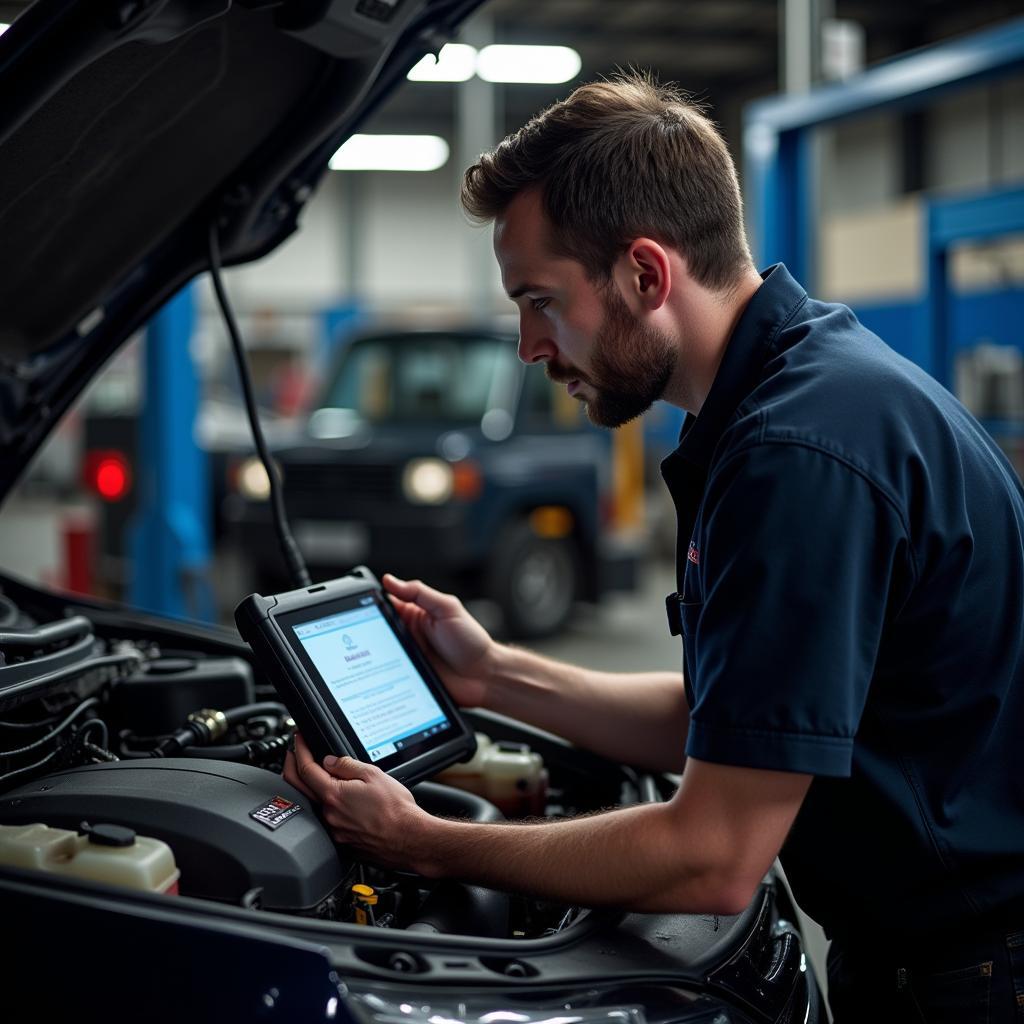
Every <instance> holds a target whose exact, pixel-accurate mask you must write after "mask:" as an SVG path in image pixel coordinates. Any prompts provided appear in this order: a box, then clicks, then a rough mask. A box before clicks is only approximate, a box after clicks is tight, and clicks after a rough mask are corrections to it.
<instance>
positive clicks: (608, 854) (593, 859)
mask: <svg viewBox="0 0 1024 1024" xmlns="http://www.w3.org/2000/svg"><path fill="white" fill-rule="evenodd" d="M671 816H672V812H671V811H670V810H669V807H668V805H666V804H661V805H653V806H646V807H635V808H630V809H628V810H620V811H611V812H607V813H604V814H598V815H592V816H589V817H585V818H574V819H571V820H568V821H560V822H548V823H538V824H533V825H530V824H527V825H520V824H510V825H479V824H474V823H467V822H459V821H448V820H442V819H437V818H429V819H428V818H424V819H422V820H421V822H420V826H419V828H418V829H417V830H416V832H415V833H414V834H412V835H410V836H409V837H408V841H409V848H410V850H413V851H415V856H414V859H413V866H414V868H415V870H416V871H418V872H420V873H421V874H424V875H426V876H428V877H435V878H439V877H450V878H460V879H463V880H465V881H469V882H474V883H477V884H480V885H486V886H491V887H493V888H499V889H507V890H510V891H518V892H529V893H530V894H531V895H535V896H539V897H541V898H546V899H552V900H558V901H561V902H566V903H571V904H574V905H581V906H588V907H600V906H616V907H626V908H629V909H631V910H636V911H650V912H659V911H660V912H667V913H679V912H685V913H722V914H729V913H738V912H739V911H740V910H742V909H743V908H744V907H745V906H746V905H747V903H748V902H749V899H750V895H751V892H752V888H751V887H750V885H749V883H748V880H744V881H742V882H741V881H739V880H736V879H733V878H731V877H730V876H729V874H728V871H727V870H726V869H725V868H724V866H725V865H728V863H729V861H730V858H729V857H728V856H727V853H728V851H726V850H721V851H716V850H715V849H714V848H713V844H711V845H709V844H708V843H707V842H706V841H703V840H701V838H700V837H696V836H695V837H693V840H692V841H689V842H683V843H680V838H681V837H680V835H679V833H678V830H677V828H676V826H675V825H674V824H673V822H672V820H671Z"/></svg>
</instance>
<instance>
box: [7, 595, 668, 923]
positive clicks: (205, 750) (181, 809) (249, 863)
mask: <svg viewBox="0 0 1024 1024" xmlns="http://www.w3.org/2000/svg"><path fill="white" fill-rule="evenodd" d="M19 590H20V592H18V591H19ZM12 591H14V592H13V593H12ZM33 597H37V598H38V603H36V602H35V601H34V600H33ZM147 627H148V628H147ZM205 633H206V634H214V633H215V631H212V630H206V631H205ZM190 640H191V641H192V642H191V643H190ZM247 655H248V651H247V650H246V648H245V647H244V646H243V645H241V644H240V643H238V642H237V641H235V640H234V639H233V638H232V636H231V634H229V633H227V632H223V633H216V635H215V636H214V635H204V636H202V637H200V638H199V639H198V640H196V639H194V638H192V637H190V635H189V631H188V630H187V629H186V628H183V627H177V628H176V627H174V626H173V625H171V624H169V623H166V622H163V621H162V620H148V622H147V620H146V619H145V617H142V616H135V617H134V618H130V617H129V613H126V612H125V611H124V610H123V609H117V610H116V611H115V610H113V609H109V608H104V607H102V606H96V607H89V606H88V605H84V606H83V605H78V604H75V605H74V606H68V605H67V604H65V605H64V606H63V607H58V606H56V602H55V599H54V597H53V596H52V595H48V594H38V595H33V593H32V591H31V590H30V589H29V588H26V587H22V586H20V585H19V586H14V585H12V586H11V587H10V588H7V587H5V592H4V593H3V594H0V658H2V661H0V866H14V867H18V866H26V864H32V865H33V866H39V867H41V868H43V869H44V870H47V869H49V870H57V871H60V872H62V873H65V874H76V873H77V874H78V875H79V876H80V877H87V878H89V877H91V878H93V879H97V880H103V881H113V882H114V883H115V884H118V883H122V884H132V883H130V882H129V881H128V880H127V876H125V877H124V878H121V877H119V874H118V872H119V871H122V870H126V869H125V868H124V863H125V861H126V859H127V857H128V855H127V854H126V852H125V847H126V846H132V845H133V844H134V843H135V839H136V837H137V839H138V841H139V842H140V843H141V842H143V841H146V842H149V841H153V840H155V841H158V842H159V843H160V844H164V845H166V847H168V848H169V851H170V854H171V855H172V856H173V865H174V866H176V871H177V875H176V876H175V877H176V881H175V883H174V887H173V890H172V889H169V888H167V883H166V880H164V881H160V882H159V884H158V885H155V886H153V887H152V888H154V889H155V890H156V891H174V892H177V893H180V895H182V896H191V897H195V898H199V899H203V900H209V901H213V902H216V903H218V904H222V905H231V906H235V907H242V908H248V909H250V910H253V911H260V912H266V913H271V914H285V915H290V916H292V917H301V918H307V919H310V918H312V919H319V920H324V921H334V922H345V923H353V924H360V925H366V926H369V927H377V928H391V929H402V930H409V931H413V932H433V933H440V934H449V935H469V936H481V937H488V938H513V939H535V938H542V937H545V936H550V935H553V934H556V933H558V932H560V931H562V930H564V929H566V928H568V927H570V926H571V925H572V924H574V923H575V922H577V921H580V920H582V919H583V918H585V917H586V916H587V914H588V911H586V910H583V909H580V908H577V907H570V906H564V905H558V904H550V903H547V902H544V901H539V900H532V899H528V898H525V897H520V896H516V895H511V894H508V893H502V892H496V891H492V890H487V889H482V888H478V887H475V886H470V885H464V884H460V883H455V882H451V881H442V882H434V881H428V880H426V879H423V878H420V877H418V876H416V875H413V874H409V873H405V872H398V871H391V870H385V869H382V868H380V867H377V866H375V865H373V864H371V863H367V862H364V861H363V860H361V859H360V858H359V856H358V855H357V854H355V852H354V851H352V850H351V849H347V848H345V847H340V846H337V845H335V843H334V842H333V840H332V839H331V837H330V835H329V834H328V832H327V830H326V829H325V828H324V826H323V825H322V823H321V821H320V820H319V818H318V815H317V808H316V807H315V806H310V801H309V800H307V799H306V797H305V796H304V795H303V794H301V793H299V792H298V791H296V790H295V789H293V788H292V787H291V786H289V785H288V784H287V783H286V782H285V781H284V780H283V778H282V777H281V770H282V767H283V763H284V758H285V754H286V751H287V749H288V744H289V740H290V737H291V736H292V734H293V733H294V731H295V722H294V721H293V719H292V718H291V716H290V714H289V712H288V710H287V708H286V707H285V706H284V705H283V704H282V703H280V701H279V699H278V698H277V695H276V693H275V692H274V690H273V688H272V686H271V685H270V684H269V682H268V681H267V680H266V679H265V678H263V676H262V674H261V673H260V671H259V669H258V666H256V665H254V664H253V662H252V660H251V656H249V657H247ZM467 717H468V718H469V720H470V722H471V724H472V726H473V728H474V729H475V730H476V731H477V738H478V750H477V753H476V755H475V756H474V758H473V759H472V760H471V761H469V762H466V763H464V764H460V765H454V766H452V767H451V768H449V769H448V770H446V771H445V772H442V773H441V774H440V775H439V776H438V777H436V778H435V779H433V780H431V781H427V782H421V783H419V784H418V785H416V786H414V787H412V792H413V794H414V796H415V797H416V800H417V802H418V803H419V804H420V805H421V806H423V807H424V808H425V809H426V810H428V811H429V812H431V813H433V814H437V815H441V816H446V817H457V818H463V819H469V820H475V821H501V820H505V819H517V818H518V819H523V818H534V819H536V818H553V817H563V816H567V815H574V814H580V813H586V812H588V811H594V810H599V809H602V808H607V807H612V806H622V805H629V804H633V803H637V802H639V801H641V800H645V799H646V800H650V799H660V796H659V794H658V791H657V784H656V783H655V781H654V780H653V779H651V778H647V777H644V776H639V775H637V774H636V773H634V772H632V771H631V770H630V769H628V768H623V767H620V766H614V765H611V764H609V763H607V762H605V761H603V760H601V759H599V758H596V757H593V756H591V755H588V754H587V753H586V752H584V751H580V750H577V749H575V748H572V747H570V746H568V745H567V744H565V743H563V742H562V741H560V740H558V739H556V738H555V737H552V736H549V735H547V734H544V733H540V732H537V731H535V730H532V729H529V728H528V727H525V726H523V725H521V724H519V723H515V722H512V721H509V720H505V719H501V718H499V717H498V716H490V715H487V714H486V713H480V712H470V713H468V715H467ZM27 826H33V827H34V830H27ZM40 829H44V830H45V831H40ZM111 829H113V830H114V833H110V830H111ZM111 834H115V835H116V836H117V837H119V839H118V840H117V841H116V842H115V840H114V839H112V838H110V835H111ZM119 844H120V845H119ZM26 847H31V849H32V851H33V852H32V854H31V856H32V857H34V858H35V860H26V859H25V858H26V856H28V855H27V854H26V853H25V848H26ZM41 850H45V851H47V852H43V853H41V852H40V851H41ZM139 856H141V854H139ZM94 863H96V864H99V865H100V867H99V868H94V867H89V868H88V869H87V867H86V865H92V864H94ZM168 877H169V876H168Z"/></svg>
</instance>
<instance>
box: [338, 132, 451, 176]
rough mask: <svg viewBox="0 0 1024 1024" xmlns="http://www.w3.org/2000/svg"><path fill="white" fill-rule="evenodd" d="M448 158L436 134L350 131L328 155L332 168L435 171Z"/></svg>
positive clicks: (339, 169)
mask: <svg viewBox="0 0 1024 1024" xmlns="http://www.w3.org/2000/svg"><path fill="white" fill-rule="evenodd" d="M447 162H448V143H447V142H445V141H444V139H442V138H441V137H440V136H437V135H353V136H352V138H350V139H349V140H348V142H346V143H345V145H343V146H342V147H341V149H339V150H338V152H337V153H335V154H334V156H332V157H331V164H330V166H331V170H333V171H436V170H437V169H438V168H439V167H443V166H444V165H445V164H446V163H447Z"/></svg>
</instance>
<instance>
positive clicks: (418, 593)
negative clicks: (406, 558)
mask: <svg viewBox="0 0 1024 1024" xmlns="http://www.w3.org/2000/svg"><path fill="white" fill-rule="evenodd" d="M383 583H384V589H385V590H387V591H388V593H389V594H394V596H395V597H398V598H401V600H403V601H408V602H409V603H410V604H416V605H419V606H420V608H422V609H423V610H424V611H426V612H428V613H429V614H430V615H434V616H444V615H451V614H452V613H453V612H454V611H455V610H456V609H457V607H458V604H459V602H458V599H457V598H455V597H453V596H452V595H451V594H442V593H441V591H440V590H434V588H433V587H428V586H427V585H426V583H424V582H422V581H421V580H400V579H399V578H398V577H397V576H392V575H391V573H385V574H384V578H383Z"/></svg>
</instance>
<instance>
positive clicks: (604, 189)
mask: <svg viewBox="0 0 1024 1024" xmlns="http://www.w3.org/2000/svg"><path fill="white" fill-rule="evenodd" d="M533 187H539V188H540V189H541V190H542V201H543V207H544V212H545V214H546V215H547V218H548V220H549V221H550V222H551V225H552V229H553V239H552V242H553V245H554V248H555V250H556V251H557V252H558V253H559V254H560V255H564V256H569V257H571V258H573V259H575V260H578V261H579V262H580V263H582V264H583V267H584V269H585V271H586V272H587V274H588V276H590V277H591V278H592V279H599V278H605V279H606V278H607V277H608V276H609V275H610V274H611V270H612V266H613V264H614V263H615V260H616V259H617V258H618V256H619V254H620V253H621V252H622V251H623V247H624V246H626V245H628V244H629V243H630V242H631V241H632V240H633V239H634V238H639V237H641V236H647V237H649V238H653V239H655V240H656V241H659V242H662V243H663V244H667V245H670V246H672V247H673V248H675V249H677V250H679V252H680V253H682V254H683V255H684V256H685V257H686V261H687V264H688V266H689V270H690V273H691V274H692V275H693V277H694V278H695V279H696V280H697V281H698V282H699V283H700V284H702V285H704V286H705V287H707V288H712V289H715V290H724V289H727V288H728V287H729V286H730V285H732V284H734V283H735V282H736V281H737V280H738V278H739V277H740V275H741V274H742V272H743V271H744V270H745V269H747V268H748V267H749V266H750V264H751V259H750V250H749V248H748V247H747V240H746V235H745V233H744V230H743V202H742V200H741V198H740V190H739V184H738V182H737V180H736V169H735V167H734V166H733V162H732V157H731V156H730V155H729V151H728V149H727V148H726V145H725V143H724V142H723V141H722V137H721V136H720V135H719V133H718V130H717V128H716V127H715V125H714V123H713V122H712V121H711V120H710V119H709V118H708V117H707V116H706V115H705V114H704V112H703V111H702V110H701V108H700V107H699V106H698V105H697V104H696V103H694V102H693V101H692V100H691V99H690V97H689V96H688V95H687V94H686V93H684V92H683V91H682V90H680V89H679V88H678V87H676V86H674V85H660V84H658V83H657V82H656V81H654V79H653V78H652V77H651V76H649V75H645V74H640V73H630V74H628V75H620V76H618V77H616V78H615V79H612V80H611V81H600V82H592V83H590V84H589V85H583V86H580V88H578V89H576V90H575V91H574V92H573V93H572V95H570V96H569V97H568V98H567V99H564V100H561V101H560V102H558V103H555V104H553V105H552V106H550V107H548V108H547V110H544V111H542V112H541V113H540V114H538V115H537V116H536V117H534V118H532V119H531V120H530V121H529V122H527V124H525V125H524V126H523V127H522V128H520V129H519V131H517V132H515V133H514V134H512V135H510V136H509V137H508V138H507V139H505V140H504V141H503V142H501V143H500V144H499V145H498V146H497V147H495V149H493V150H492V151H491V152H489V153H484V154H483V155H482V156H481V157H480V160H479V162H478V163H475V164H473V166H472V167H470V168H469V169H468V170H467V171H466V174H465V177H464V178H463V182H462V197H461V198H462V205H463V207H464V208H465V210H466V212H467V213H469V214H470V216H472V217H473V218H475V219H476V220H479V221H482V222H486V221H491V220H494V219H495V218H496V217H498V216H500V215H501V214H502V213H504V211H505V210H506V209H507V207H508V205H509V204H510V203H511V202H512V200H513V199H514V198H515V197H516V196H517V195H519V194H520V193H521V192H523V191H525V190H527V189H529V188H533Z"/></svg>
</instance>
